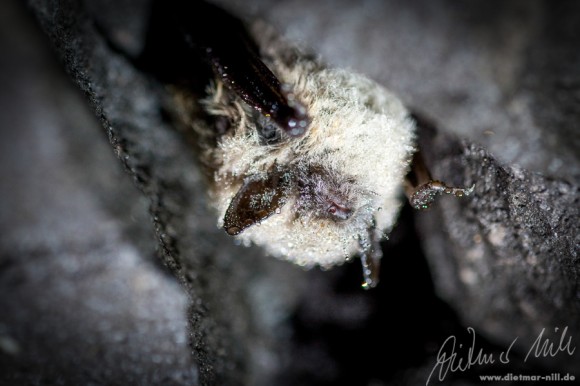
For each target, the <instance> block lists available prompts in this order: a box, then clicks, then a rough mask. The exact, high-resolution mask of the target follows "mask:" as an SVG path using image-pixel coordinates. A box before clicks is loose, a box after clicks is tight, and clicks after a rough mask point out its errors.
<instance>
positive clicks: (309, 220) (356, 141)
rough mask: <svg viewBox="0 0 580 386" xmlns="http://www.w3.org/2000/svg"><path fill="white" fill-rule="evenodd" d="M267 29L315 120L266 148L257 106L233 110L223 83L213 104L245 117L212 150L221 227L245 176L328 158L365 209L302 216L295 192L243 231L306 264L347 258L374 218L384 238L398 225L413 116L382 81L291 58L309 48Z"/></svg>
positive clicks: (216, 110) (278, 63)
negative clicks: (337, 216)
mask: <svg viewBox="0 0 580 386" xmlns="http://www.w3.org/2000/svg"><path fill="white" fill-rule="evenodd" d="M260 31H261V34H262V39H261V44H263V45H264V46H263V48H264V51H265V52H266V54H267V55H266V58H268V57H269V58H271V59H272V60H267V61H266V64H267V65H268V66H269V67H270V69H271V70H272V71H273V72H274V74H275V75H276V76H277V77H278V78H279V79H280V80H281V81H282V82H283V83H286V84H288V85H290V87H291V90H292V91H293V93H294V95H295V98H296V99H297V100H298V101H300V102H301V103H302V104H304V105H305V106H306V108H307V113H308V116H309V117H310V119H311V123H310V126H309V127H308V130H307V131H306V134H305V135H304V136H303V137H300V138H296V139H290V138H288V139H285V140H284V143H283V144H282V145H277V146H264V145H262V144H260V142H259V138H258V134H257V131H256V128H255V126H254V124H253V122H252V120H251V119H249V118H248V115H247V114H249V113H250V112H251V109H250V108H249V107H248V106H246V105H245V104H244V103H243V102H242V101H241V100H237V101H236V102H235V104H234V108H232V105H231V104H229V105H228V104H227V101H226V99H225V98H223V96H222V91H223V90H222V89H221V87H223V85H222V84H220V83H219V82H218V84H217V85H216V87H215V88H214V89H213V90H212V92H211V93H210V97H209V98H207V99H206V101H205V106H206V110H207V111H209V112H210V113H212V114H215V115H226V116H228V117H229V118H230V119H233V120H234V121H235V122H236V124H235V125H234V126H235V129H234V130H230V131H229V132H228V133H227V134H225V135H224V136H222V137H221V139H220V141H219V144H218V146H217V147H210V148H209V149H210V150H209V154H208V156H209V157H210V158H211V159H212V160H213V163H214V164H216V169H215V186H214V187H213V189H212V204H213V206H214V207H215V209H216V210H217V213H218V218H219V221H218V225H219V226H222V224H223V217H224V214H225V212H226V210H227V208H228V206H229V204H230V201H231V199H232V198H233V197H234V195H235V194H236V193H237V191H238V189H239V188H240V186H241V179H240V177H242V178H243V177H247V176H250V175H254V174H261V173H265V172H266V171H267V170H269V169H271V168H272V166H273V165H274V164H278V165H288V164H301V165H308V164H317V165H323V166H325V167H328V168H329V170H332V171H333V173H336V174H337V175H339V176H344V177H349V178H351V179H353V180H354V181H356V182H355V188H354V193H353V195H354V199H355V203H356V205H355V207H356V212H355V213H354V214H353V215H352V217H351V218H349V219H348V220H346V221H344V222H334V221H332V220H330V219H319V218H314V217H311V216H308V215H305V216H302V217H300V218H298V219H296V218H295V213H296V211H295V203H296V197H289V200H288V202H286V204H285V205H284V206H283V207H282V208H280V211H279V212H280V213H276V214H273V215H272V216H270V217H269V218H267V219H265V220H264V221H263V222H262V223H261V224H259V225H254V226H251V227H250V228H248V229H246V230H244V231H243V232H242V233H241V234H240V235H239V236H236V237H238V238H240V239H241V240H243V241H244V243H246V244H249V243H254V244H257V245H260V246H262V247H264V248H265V249H266V250H267V251H268V252H269V253H270V254H272V255H273V256H276V257H278V258H281V259H286V260H289V261H292V262H294V263H296V264H299V265H301V266H305V267H311V266H314V265H319V266H321V267H324V268H328V267H331V266H333V265H336V264H341V263H343V262H344V261H345V259H347V258H349V257H351V256H352V255H354V254H356V253H357V252H360V247H359V242H358V241H357V239H358V238H362V239H368V232H369V231H368V229H369V227H370V226H371V224H372V223H373V219H374V226H375V230H374V232H376V233H377V235H378V236H379V238H380V236H382V235H383V234H386V233H388V232H389V231H390V230H391V228H392V227H393V225H394V224H395V222H396V218H397V215H398V212H399V209H400V206H401V187H402V182H403V179H404V176H405V174H406V173H407V172H408V169H409V164H410V159H411V156H412V154H413V152H414V151H415V147H414V141H415V134H414V122H413V121H412V120H411V119H410V117H409V115H408V112H407V110H406V109H405V108H404V106H403V105H402V103H401V102H400V101H399V100H398V99H397V98H396V97H395V96H394V95H393V94H391V93H390V92H389V91H387V90H385V89H384V88H383V87H381V86H379V85H378V84H376V83H374V82H372V81H371V80H369V79H367V78H366V77H364V76H362V75H358V74H355V73H352V72H349V71H346V70H341V69H330V68H325V67H324V66H323V65H321V64H320V63H319V62H317V61H313V60H309V59H300V60H299V61H296V60H294V59H292V60H290V59H288V57H290V56H291V55H290V54H292V53H299V52H300V51H299V50H298V49H297V48H296V47H292V46H289V45H288V44H287V43H285V42H283V41H282V40H279V39H278V40H276V38H273V37H272V36H269V35H268V33H264V32H263V31H264V30H263V29H260ZM268 31H270V30H268ZM264 36H265V37H264ZM264 39H266V40H268V41H267V42H264ZM258 40H259V42H260V39H258ZM301 57H304V55H301ZM198 126H199V125H198ZM205 130H207V128H205ZM208 146H209V145H208Z"/></svg>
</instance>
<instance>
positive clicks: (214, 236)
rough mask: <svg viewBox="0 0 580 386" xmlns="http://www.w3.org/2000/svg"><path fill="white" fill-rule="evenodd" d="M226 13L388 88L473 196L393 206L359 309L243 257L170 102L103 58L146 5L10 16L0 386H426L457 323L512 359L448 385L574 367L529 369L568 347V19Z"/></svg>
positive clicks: (571, 169) (344, 291)
mask: <svg viewBox="0 0 580 386" xmlns="http://www.w3.org/2000/svg"><path fill="white" fill-rule="evenodd" d="M220 3H222V4H224V5H225V6H227V7H228V8H229V9H231V10H233V11H235V12H238V13H239V14H241V15H248V16H252V17H255V16H260V17H264V18H265V19H267V20H269V21H271V22H273V23H274V24H275V25H277V26H279V27H280V29H281V30H282V31H286V32H288V34H289V35H290V36H292V37H294V38H296V39H297V40H299V41H301V42H303V43H304V44H305V45H308V46H310V47H313V49H314V50H315V51H316V52H317V53H320V54H321V55H322V56H323V57H324V58H325V59H327V60H328V61H329V62H331V63H333V64H336V65H340V66H347V67H351V68H352V69H354V70H356V71H361V72H363V73H366V74H367V75H370V76H371V77H373V78H374V79H376V80H377V81H379V82H381V83H382V84H384V85H386V86H388V87H389V88H391V89H393V90H394V91H396V92H397V93H398V94H399V95H400V96H401V98H402V99H403V100H404V101H405V102H406V103H407V104H408V105H409V106H410V107H411V108H412V109H414V110H415V111H418V112H421V113H422V114H424V115H425V116H427V117H429V118H430V119H432V120H433V121H434V122H435V123H436V125H437V127H438V129H439V130H438V132H435V133H434V132H431V131H429V130H426V131H425V132H424V133H423V134H424V135H423V136H422V143H423V146H424V147H425V149H426V155H427V158H428V160H429V161H430V165H431V167H432V169H433V173H434V174H435V176H436V177H438V178H440V179H444V180H446V181H447V182H450V183H455V184H466V185H469V184H471V183H475V184H476V188H475V194H474V196H473V197H472V198H470V199H462V200H455V199H452V198H451V197H445V198H443V199H442V200H440V202H439V203H438V204H437V205H436V206H435V207H434V209H433V210H432V211H430V212H424V213H418V212H412V211H411V210H410V209H409V207H408V206H407V207H405V208H404V210H403V213H402V214H401V218H400V220H399V225H398V227H397V228H396V229H395V231H394V232H393V234H392V235H391V236H390V240H388V241H386V242H384V243H383V249H384V254H385V260H384V262H383V267H382V272H381V278H382V282H381V284H380V285H379V287H378V288H377V289H376V290H373V291H366V292H365V291H362V290H361V289H360V287H359V284H360V280H361V277H360V268H359V266H358V264H345V265H344V266H342V267H339V268H336V269H333V270H331V271H328V272H322V271H319V270H312V271H303V270H301V269H299V268H297V267H294V266H292V265H290V264H288V263H285V262H280V261H277V260H274V259H271V258H268V257H266V256H264V255H263V252H262V251H260V250H259V249H258V248H244V247H241V246H236V245H234V244H233V243H232V242H231V239H229V238H228V237H226V235H224V234H223V233H222V232H221V231H220V230H218V229H216V228H215V223H214V219H213V217H212V216H211V215H210V214H209V213H208V212H207V209H206V207H205V202H204V193H203V186H202V183H201V179H200V174H199V171H198V168H197V165H196V160H195V154H194V153H193V152H192V148H191V147H190V146H189V145H188V144H187V141H186V140H185V139H184V138H183V137H182V135H181V133H179V132H177V131H175V130H174V129H173V128H172V127H171V126H170V125H169V124H168V122H167V121H166V120H165V117H164V114H163V111H162V107H163V105H164V104H165V103H167V101H166V99H165V98H166V97H167V95H166V93H165V91H164V90H163V88H162V87H161V86H160V85H159V84H158V83H156V82H154V81H153V80H151V79H148V78H147V77H145V76H144V75H143V74H142V73H140V72H138V71H137V70H136V69H135V68H133V66H132V65H131V63H130V62H129V61H128V60H127V59H126V57H125V56H124V55H123V54H122V53H121V52H117V51H116V50H114V49H113V48H112V47H111V46H110V45H109V44H107V42H106V39H105V36H106V37H107V38H108V39H110V40H111V41H113V42H114V43H115V44H116V45H117V46H118V47H121V48H122V50H123V51H125V52H126V53H129V54H135V53H137V52H139V50H140V49H141V47H142V45H143V32H144V31H145V30H146V28H147V27H146V20H147V15H148V8H147V6H148V5H149V4H150V1H148V0H142V1H137V0H135V1H131V0H123V1H108V0H99V1H88V0H87V1H84V2H83V1H79V2H76V1H72V0H71V1H69V0H65V1H56V0H48V1H47V0H42V1H40V0H29V1H28V4H29V11H30V12H29V13H26V10H24V9H20V8H18V6H17V4H18V2H16V1H5V2H3V3H2V5H1V7H2V9H0V16H2V17H3V19H5V20H2V23H0V28H2V30H1V31H2V35H0V38H2V40H1V41H0V43H1V44H2V48H3V49H4V51H10V52H16V53H17V55H14V56H2V57H1V59H0V60H2V62H1V63H2V72H1V76H2V84H3V89H2V93H1V94H0V96H1V97H2V99H1V100H0V101H1V103H0V108H1V109H2V115H1V117H0V118H1V121H0V122H1V134H2V141H1V142H0V146H2V152H0V154H1V156H2V162H1V163H0V176H1V180H2V196H1V205H0V214H1V216H0V230H1V232H0V382H2V383H3V384H7V385H18V384H62V385H78V384H95V385H101V384H102V385H115V384H124V385H126V384H163V385H167V384H179V385H192V384H193V385H195V384H204V385H239V384H248V385H272V384H275V385H296V384H301V385H330V384H349V385H369V384H372V385H388V384H409V385H415V384H425V380H426V379H427V377H428V375H429V373H430V371H431V369H432V368H433V365H434V364H435V358H434V357H435V355H436V354H437V351H438V349H439V347H440V346H441V344H442V342H443V341H444V340H445V339H446V338H447V337H448V336H450V335H452V334H453V335H457V336H458V337H459V339H460V340H459V341H460V342H463V343H466V342H469V337H468V336H466V334H465V328H466V327H467V326H473V327H474V328H475V329H476V331H477V332H478V333H479V335H478V336H477V338H478V341H477V342H478V344H477V347H483V348H484V349H485V350H486V352H494V353H498V352H501V351H502V350H504V349H505V347H506V344H507V343H509V342H511V341H512V340H513V339H514V338H515V337H519V338H518V343H517V345H516V346H517V347H515V349H514V352H513V356H512V361H511V362H510V364H509V365H501V364H497V363H496V364H495V365H485V366H474V368H472V369H470V370H469V371H466V372H455V373H450V374H449V375H448V377H447V378H446V384H456V385H466V384H474V385H475V384H481V383H480V381H479V380H478V379H477V378H476V375H478V374H505V373H507V372H510V371H515V372H517V371H526V372H528V373H538V372H539V373H541V374H549V373H550V372H552V371H555V370H562V369H564V370H566V371H574V370H577V369H576V368H575V367H573V366H574V363H578V355H580V354H579V353H578V352H576V353H575V355H574V356H569V355H558V356H557V357H556V362H557V363H554V361H550V360H539V361H527V362H524V360H523V357H524V356H525V353H526V352H525V351H526V350H525V348H526V344H528V345H529V344H530V339H532V337H534V336H537V334H538V333H539V332H540V330H541V328H546V329H548V330H551V329H553V328H555V327H562V326H564V325H568V326H569V329H570V334H571V335H572V336H573V337H575V339H576V341H575V342H576V344H577V342H578V338H577V337H578V336H580V334H578V331H577V329H578V326H580V323H578V322H579V320H578V318H579V312H578V307H579V296H578V268H579V262H578V245H579V240H578V234H579V232H578V221H577V219H578V196H579V195H578V185H579V181H578V176H579V175H580V173H579V170H580V169H579V167H580V165H579V162H578V150H577V149H578V142H579V136H578V115H579V114H580V108H579V107H578V106H579V104H578V100H579V95H580V93H579V89H580V72H578V71H577V70H576V69H577V68H578V65H579V64H580V51H579V50H578V49H577V47H578V46H580V44H579V43H580V42H579V40H580V33H579V31H578V28H580V27H579V26H580V20H579V19H580V12H579V9H578V8H579V3H577V2H574V1H558V2H553V1H526V0H522V1H489V0H478V1H470V2H463V3H459V2H451V1H444V0H439V1H432V0H424V1H416V2H405V1H394V0H391V1H365V2H350V1H347V0H343V1H330V0H328V1H318V2H311V1H304V0H293V1H283V2H278V1H273V0H255V1H252V2H250V3H248V2H242V1H225V0H224V1H221V2H220ZM33 17H34V18H33ZM33 19H34V20H35V21H37V22H38V26H39V27H40V28H39V29H36V28H35V27H36V26H34V25H30V24H29V22H30V21H31V20H33ZM40 31H42V34H43V35H44V36H41V32H40ZM39 36H40V37H39ZM46 37H48V39H47V40H45V39H46ZM49 42H50V43H49ZM47 46H51V47H52V49H53V50H52V52H54V53H55V56H56V57H57V58H58V59H59V60H60V63H59V64H60V65H61V66H62V68H64V69H65V70H66V72H67V74H68V76H69V78H71V79H72V80H73V81H74V84H75V85H76V87H77V88H78V89H80V90H81V91H82V92H83V93H84V95H79V94H75V92H74V91H72V90H71V89H70V87H69V86H68V85H66V84H65V83H66V82H65V81H64V80H63V79H64V78H63V73H61V72H59V71H58V67H57V66H54V64H53V58H52V57H51V56H50V53H49V52H48V51H46V50H45V49H46V47H47ZM18 47H19V48H20V49H19V50H18V49H17V48H18ZM28 47H30V48H28ZM35 47H38V48H35ZM19 52H20V54H18V53H19ZM6 59H9V60H6ZM4 85H8V86H4ZM86 101H88V102H89V103H88V105H89V106H90V107H91V108H92V111H93V112H94V113H96V114H93V116H96V117H97V119H98V120H92V119H91V113H90V112H87V110H85V107H83V105H84V103H85V102H86ZM99 123H100V124H101V127H99ZM102 128H104V130H102ZM99 129H100V130H99ZM103 133H104V134H103ZM457 137H458V138H462V139H465V140H459V139H456V138H457ZM107 139H108V144H110V146H107ZM111 149H112V150H113V152H114V154H115V155H116V156H117V158H118V159H119V160H120V161H121V162H120V163H119V162H115V160H114V157H113V156H111ZM119 164H121V165H122V166H123V168H124V171H122V170H120V169H121V168H120V167H119ZM131 181H132V182H133V184H131V183H130V182H131ZM7 187H8V189H7ZM135 187H136V189H135ZM157 262H162V263H163V264H162V265H163V266H164V267H162V266H161V264H157ZM167 271H169V273H170V274H171V275H168V274H167ZM431 275H432V276H433V279H434V282H432V281H431ZM186 325H187V333H188V336H187V339H186V338H185V334H186V332H185V328H186ZM187 344H189V347H187V346H186V345H187ZM373 348H378V350H379V355H377V354H374V353H373ZM387 352H388V354H389V356H394V358H395V359H392V360H387V359H386V358H387V357H388V355H387ZM383 353H384V355H383ZM574 361H575V362H574ZM576 375H577V376H580V374H576ZM514 384H518V383H517V382H516V383H514ZM520 384H521V383H520Z"/></svg>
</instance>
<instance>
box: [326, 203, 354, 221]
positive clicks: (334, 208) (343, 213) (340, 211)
mask: <svg viewBox="0 0 580 386" xmlns="http://www.w3.org/2000/svg"><path fill="white" fill-rule="evenodd" d="M327 212H328V213H329V214H330V215H331V216H332V218H334V219H335V220H338V221H344V220H348V219H349V218H350V217H351V216H352V213H353V210H352V209H350V208H347V207H345V206H343V205H339V204H337V203H335V202H333V203H332V204H331V205H330V206H329V207H328V209H327Z"/></svg>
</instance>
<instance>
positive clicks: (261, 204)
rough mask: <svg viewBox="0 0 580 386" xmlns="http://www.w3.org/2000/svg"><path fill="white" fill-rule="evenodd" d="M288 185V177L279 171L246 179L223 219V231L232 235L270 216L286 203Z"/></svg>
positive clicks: (285, 173)
mask: <svg viewBox="0 0 580 386" xmlns="http://www.w3.org/2000/svg"><path fill="white" fill-rule="evenodd" d="M290 186H291V174H290V173H289V172H285V171H280V170H274V171H272V172H269V173H268V174H266V175H265V176H250V177H249V178H246V180H244V184H243V185H242V187H241V188H240V190H239V191H238V193H236V195H235V196H234V198H233V199H232V201H231V203H230V206H229V207H228V210H227V211H226V214H225V216H224V229H225V231H226V232H227V233H228V234H229V235H231V236H235V235H237V234H240V233H241V232H242V231H243V230H244V229H246V228H248V227H251V226H252V225H254V224H256V223H259V222H260V221H262V220H264V219H266V218H268V217H270V216H271V215H272V214H274V213H275V212H276V210H277V209H279V208H281V207H282V206H284V204H285V203H286V200H287V198H288V193H289V191H290Z"/></svg>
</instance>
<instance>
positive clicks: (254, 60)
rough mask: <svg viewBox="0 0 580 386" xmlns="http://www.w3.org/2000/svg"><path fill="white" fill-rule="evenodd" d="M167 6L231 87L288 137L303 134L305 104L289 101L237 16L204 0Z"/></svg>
mask: <svg viewBox="0 0 580 386" xmlns="http://www.w3.org/2000/svg"><path fill="white" fill-rule="evenodd" d="M166 6H168V7H170V8H169V10H170V14H171V16H172V18H173V20H174V21H175V25H176V26H178V27H179V29H180V31H181V33H182V35H183V38H184V39H185V40H186V42H187V44H188V45H189V46H190V47H191V48H193V49H196V50H199V53H200V54H201V55H202V56H203V57H205V59H206V60H207V61H208V62H209V63H210V64H211V67H212V68H213V70H214V72H215V74H216V76H218V77H219V78H220V79H221V80H222V81H223V82H224V83H225V84H226V85H227V86H228V87H229V88H230V89H231V90H233V91H234V92H235V93H236V94H237V95H239V96H240V98H242V99H243V100H244V101H245V102H246V103H247V104H248V105H250V106H251V107H253V108H254V109H256V110H258V111H259V112H260V113H261V114H262V115H264V116H266V117H270V118H271V119H272V120H273V121H274V122H276V124H278V125H279V126H280V127H281V128H282V129H283V130H284V131H286V133H287V134H289V135H290V136H299V135H302V134H303V133H304V132H305V130H306V127H307V126H308V118H307V116H306V113H305V110H304V108H303V107H302V106H300V105H298V103H297V102H294V101H293V102H292V104H290V103H289V102H288V98H287V97H286V95H285V93H284V92H283V91H282V85H281V83H280V81H279V80H278V78H277V77H276V76H275V75H274V74H273V73H272V71H270V69H268V67H267V66H266V65H265V64H264V63H263V62H262V60H261V59H260V56H259V52H258V49H257V47H256V45H255V44H254V43H253V41H252V39H251V38H250V36H249V35H248V33H247V31H246V28H245V26H244V24H243V23H242V22H241V21H240V20H239V19H237V18H235V17H234V16H232V15H231V14H229V13H227V12H226V11H224V10H223V9H221V8H218V7H217V6H215V5H211V4H208V3H206V2H204V1H184V0H171V1H169V2H168V4H167V5H166Z"/></svg>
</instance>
